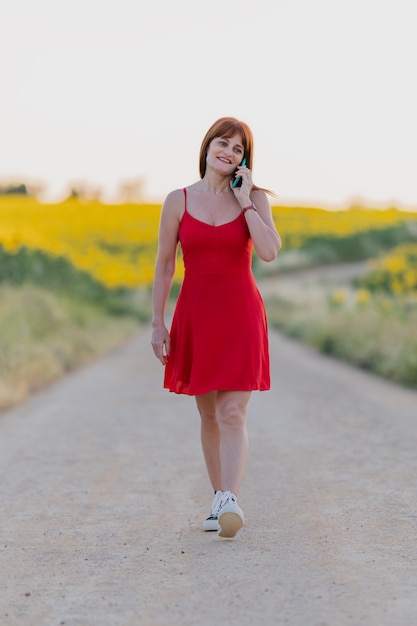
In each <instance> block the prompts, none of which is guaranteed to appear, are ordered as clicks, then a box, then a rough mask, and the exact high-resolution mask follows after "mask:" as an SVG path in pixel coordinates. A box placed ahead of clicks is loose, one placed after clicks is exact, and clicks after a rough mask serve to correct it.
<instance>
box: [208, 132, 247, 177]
mask: <svg viewBox="0 0 417 626" xmlns="http://www.w3.org/2000/svg"><path fill="white" fill-rule="evenodd" d="M243 157H244V149H243V143H242V137H241V135H240V133H236V134H235V135H233V136H232V137H215V138H214V139H212V141H211V142H210V145H209V147H208V150H207V159H206V161H207V167H208V168H211V169H214V170H216V171H217V172H218V173H221V174H225V175H226V174H229V175H232V174H233V173H234V171H235V169H236V167H237V166H238V165H240V163H241V162H242V159H243Z"/></svg>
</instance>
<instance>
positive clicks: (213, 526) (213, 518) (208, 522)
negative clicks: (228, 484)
mask: <svg viewBox="0 0 417 626" xmlns="http://www.w3.org/2000/svg"><path fill="white" fill-rule="evenodd" d="M222 495H223V491H216V493H215V494H214V499H213V504H212V505H211V513H210V515H209V516H208V518H207V519H205V520H204V522H203V530H219V528H220V526H219V523H218V521H217V511H218V510H219V504H220V500H221V497H222Z"/></svg>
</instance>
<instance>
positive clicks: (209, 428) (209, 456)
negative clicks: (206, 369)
mask: <svg viewBox="0 0 417 626" xmlns="http://www.w3.org/2000/svg"><path fill="white" fill-rule="evenodd" d="M195 400H196V403H197V408H198V411H199V413H200V417H201V445H202V448H203V454H204V459H205V462H206V467H207V472H208V475H209V479H210V482H211V485H212V487H213V490H214V491H217V490H219V489H223V487H222V485H221V480H222V477H221V464H220V432H219V427H218V424H217V416H216V401H217V391H211V392H210V393H205V394H202V395H198V396H196V397H195Z"/></svg>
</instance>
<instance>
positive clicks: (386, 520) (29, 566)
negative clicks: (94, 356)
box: [0, 329, 417, 626]
mask: <svg viewBox="0 0 417 626" xmlns="http://www.w3.org/2000/svg"><path fill="white" fill-rule="evenodd" d="M271 356H272V374H273V389H272V391H270V392H265V393H255V394H254V395H253V398H252V400H251V405H250V415H249V432H250V442H251V443H250V458H249V463H248V467H247V473H246V477H245V483H244V488H243V489H242V491H241V493H240V497H239V501H240V504H241V506H242V508H243V509H244V511H245V514H246V525H245V527H244V528H243V529H242V531H241V532H240V533H239V535H238V536H237V537H236V538H235V539H233V540H224V539H220V538H219V537H217V535H216V533H204V532H203V531H202V530H201V522H202V520H203V518H204V517H206V515H207V514H208V507H209V503H210V500H211V493H210V487H209V484H208V481H207V478H206V475H205V470H204V466H203V459H202V454H201V451H200V444H199V424H198V419H197V417H196V411H195V408H194V400H193V399H192V398H187V397H178V396H174V395H171V394H169V393H168V392H166V391H163V390H162V389H161V377H162V367H161V366H160V364H159V363H158V362H157V361H156V359H154V357H153V356H152V355H151V351H150V348H149V333H148V330H147V329H144V331H143V332H142V333H141V334H140V335H139V336H138V337H137V338H136V339H135V340H134V341H132V342H131V343H130V344H129V345H128V346H126V347H124V348H122V349H120V350H118V351H116V352H114V353H113V354H111V355H110V356H108V357H106V358H105V359H103V360H101V361H99V362H97V363H95V364H93V365H92V366H90V367H87V368H85V369H83V370H80V371H78V372H77V373H75V374H73V375H70V376H68V377H67V378H65V379H64V380H62V381H61V382H59V383H57V384H55V385H54V386H52V387H51V388H49V389H48V390H47V391H45V392H43V393H40V394H38V395H37V396H35V397H33V398H32V399H31V400H30V401H29V402H28V403H27V404H25V405H24V406H21V407H19V408H17V409H15V410H13V411H11V412H8V413H6V414H3V415H2V416H1V417H0V464H1V476H2V479H1V509H2V510H1V525H0V535H1V543H0V546H1V568H0V624H1V626H58V625H60V624H65V625H67V626H93V625H94V626H95V625H97V626H154V625H155V626H172V625H177V624H178V625H180V624H181V626H209V625H210V626H211V625H212V624H218V625H220V626H226V625H227V626H234V625H235V624H236V625H238V624H239V625H241V626H249V625H250V626H253V625H254V624H256V625H257V624H260V625H267V626H269V625H271V626H272V625H278V626H280V625H283V624H289V625H290V626H339V625H345V624H346V625H354V626H358V625H362V624H363V625H366V626H410V625H413V624H415V623H417V593H416V589H417V478H416V477H417V452H416V451H417V394H416V393H413V392H410V391H406V390H403V389H400V388H398V387H395V386H393V385H391V384H389V383H387V382H384V381H382V380H379V379H375V378H373V377H371V376H368V375H366V374H364V373H362V372H359V371H356V370H354V369H352V368H350V367H349V366H346V365H344V364H342V363H338V362H335V361H332V360H330V359H327V358H326V357H323V356H321V355H317V354H315V353H313V352H312V351H310V350H309V349H308V348H305V347H303V346H301V345H298V344H296V343H293V342H291V341H289V340H287V339H284V338H282V337H281V336H280V335H278V334H276V333H274V332H271Z"/></svg>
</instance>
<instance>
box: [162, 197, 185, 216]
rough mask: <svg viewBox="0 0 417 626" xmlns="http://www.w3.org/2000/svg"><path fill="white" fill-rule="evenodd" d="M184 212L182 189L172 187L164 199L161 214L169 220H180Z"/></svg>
mask: <svg viewBox="0 0 417 626" xmlns="http://www.w3.org/2000/svg"><path fill="white" fill-rule="evenodd" d="M183 213H184V190H183V189H174V190H173V191H170V192H169V194H168V195H167V196H166V198H165V200H164V204H163V207H162V216H163V217H164V218H165V219H169V220H178V222H179V221H181V218H182V216H183Z"/></svg>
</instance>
